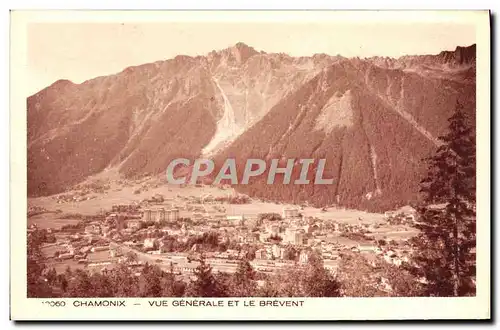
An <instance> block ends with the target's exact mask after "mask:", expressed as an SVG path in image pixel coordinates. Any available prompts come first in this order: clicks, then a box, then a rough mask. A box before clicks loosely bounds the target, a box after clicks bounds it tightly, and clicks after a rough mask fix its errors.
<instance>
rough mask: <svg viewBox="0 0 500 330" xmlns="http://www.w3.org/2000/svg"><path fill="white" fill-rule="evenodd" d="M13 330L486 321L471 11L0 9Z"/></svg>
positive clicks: (486, 56)
mask: <svg viewBox="0 0 500 330" xmlns="http://www.w3.org/2000/svg"><path fill="white" fill-rule="evenodd" d="M10 61H11V85H10V88H11V109H10V113H11V160H10V162H11V196H12V198H11V211H10V212H11V219H10V223H11V233H10V234H11V261H10V265H11V279H10V281H11V318H12V319H14V320H402V319H413V320H416V319H489V318H490V280H491V279H490V221H491V219H490V80H489V79H490V78H489V77H490V13H489V12H488V11H421V12H419V11H248V12H246V11H220V12H218V11H206V12H204V11H50V10H48V11H12V12H11V57H10Z"/></svg>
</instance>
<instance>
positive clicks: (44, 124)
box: [27, 43, 475, 207]
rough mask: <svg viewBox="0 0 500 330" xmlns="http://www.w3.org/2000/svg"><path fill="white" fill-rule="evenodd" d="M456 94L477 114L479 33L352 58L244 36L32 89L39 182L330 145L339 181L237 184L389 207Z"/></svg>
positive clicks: (54, 186) (36, 191)
mask: <svg viewBox="0 0 500 330" xmlns="http://www.w3.org/2000/svg"><path fill="white" fill-rule="evenodd" d="M457 100H458V101H460V102H461V103H463V104H464V105H465V108H466V109H469V110H470V113H471V118H472V122H471V124H473V121H474V116H473V115H474V113H475V45H473V46H470V47H457V49H456V50H455V51H451V52H448V51H443V52H441V53H440V54H438V55H424V56H405V57H402V58H399V59H390V58H380V57H376V58H369V59H346V58H342V57H340V56H335V57H332V56H328V55H324V54H322V55H314V56H312V57H298V58H295V57H290V56H288V55H286V54H267V53H264V52H258V51H256V50H255V49H253V48H252V47H249V46H247V45H245V44H243V43H238V44H236V45H235V46H233V47H230V48H227V49H224V50H221V51H213V52H211V53H209V54H208V55H207V56H198V57H189V56H177V57H175V58H174V59H171V60H167V61H160V62H155V63H151V64H145V65H141V66H138V67H131V68H127V69H125V70H124V71H123V72H121V73H119V74H116V75H111V76H106V77H98V78H95V79H92V80H89V81H86V82H84V83H82V84H73V83H71V82H69V81H58V82H56V83H54V84H53V85H51V86H49V87H47V88H45V89H44V90H42V91H40V92H38V93H37V94H35V95H33V96H31V97H29V98H28V100H27V103H28V193H29V195H32V196H39V195H49V194H54V193H58V192H61V191H63V190H64V189H66V188H68V187H69V186H71V185H74V184H76V183H78V182H80V181H82V180H84V179H85V178H86V177H88V176H89V175H93V174H96V173H99V172H101V171H103V170H104V169H106V168H118V169H119V171H120V172H121V173H122V174H123V175H125V176H128V177H130V176H135V175H140V174H143V173H153V174H160V173H162V172H163V171H164V170H165V169H166V167H167V166H168V164H169V163H170V161H171V160H172V159H175V158H180V157H182V158H188V159H195V158H199V157H210V158H213V159H214V160H216V162H218V163H220V162H223V160H224V159H225V158H227V157H233V158H236V159H237V161H238V162H244V161H246V159H247V158H263V159H270V158H283V159H286V158H316V159H317V158H326V159H327V162H328V167H327V172H328V175H329V176H331V177H333V178H334V184H333V185H329V186H323V187H318V186H316V187H315V186H313V185H303V186H294V185H288V186H287V185H279V184H275V185H273V186H271V187H270V186H267V185H265V184H264V182H261V181H259V180H256V181H254V182H253V183H251V184H249V185H247V186H241V187H237V188H238V189H240V190H242V191H244V192H246V193H249V194H252V195H256V196H260V197H263V198H269V199H277V200H287V201H296V202H297V201H305V200H308V201H310V202H313V203H316V204H318V205H325V204H332V203H337V202H338V203H340V204H344V205H348V206H354V207H358V206H359V205H363V204H366V205H368V206H370V205H375V206H377V207H382V206H385V205H388V207H389V206H392V205H394V204H398V203H406V202H408V201H411V200H412V199H414V198H415V196H416V191H417V190H418V189H417V188H418V187H417V184H418V182H419V180H420V178H421V177H420V175H421V174H422V171H423V170H424V169H425V166H424V165H423V164H422V162H421V159H422V158H424V157H426V156H428V155H429V154H430V153H431V152H433V150H434V149H435V148H436V146H437V145H438V144H439V141H438V140H437V137H438V136H439V135H441V134H442V133H444V131H445V129H446V126H447V118H448V117H449V116H450V115H451V114H452V112H453V110H454V107H455V103H456V101H457ZM263 179H264V178H263ZM367 196H368V197H369V198H368V197H367Z"/></svg>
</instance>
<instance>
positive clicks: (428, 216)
mask: <svg viewBox="0 0 500 330" xmlns="http://www.w3.org/2000/svg"><path fill="white" fill-rule="evenodd" d="M471 126H472V125H470V123H468V121H467V116H466V113H465V112H464V109H463V107H462V106H461V105H460V104H458V103H457V107H456V110H455V113H454V114H453V116H452V117H451V118H450V119H449V132H448V133H447V134H446V135H444V136H442V137H440V140H441V141H442V145H441V146H440V147H439V148H438V149H437V151H436V154H435V155H434V156H432V157H430V158H429V159H428V161H429V170H428V174H427V177H426V178H425V179H424V180H422V183H421V184H422V189H421V191H422V193H423V194H424V196H425V199H424V205H423V206H421V207H420V208H419V216H420V219H419V221H418V224H417V227H418V229H419V230H420V234H419V235H418V236H417V237H416V238H415V239H414V240H413V243H414V247H415V256H414V258H413V265H412V266H410V270H411V271H412V272H413V273H414V274H415V275H418V276H421V277H425V279H426V281H425V283H426V284H425V286H424V287H425V291H424V292H422V294H423V295H426V296H465V295H474V294H475V285H474V284H473V283H474V281H473V279H474V278H475V272H476V269H475V253H473V249H475V246H476V214H475V213H476V212H475V208H476V207H475V205H476V142H475V135H474V132H473V130H472V129H471V128H470V127H471Z"/></svg>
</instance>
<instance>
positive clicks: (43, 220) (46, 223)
mask: <svg viewBox="0 0 500 330" xmlns="http://www.w3.org/2000/svg"><path fill="white" fill-rule="evenodd" d="M60 216H61V214H56V213H43V214H38V215H35V216H32V217H29V218H28V226H30V225H33V224H34V225H36V226H37V227H38V228H41V229H46V228H53V229H59V228H61V227H62V226H64V225H67V224H76V223H77V222H78V221H79V220H78V219H59V217H60Z"/></svg>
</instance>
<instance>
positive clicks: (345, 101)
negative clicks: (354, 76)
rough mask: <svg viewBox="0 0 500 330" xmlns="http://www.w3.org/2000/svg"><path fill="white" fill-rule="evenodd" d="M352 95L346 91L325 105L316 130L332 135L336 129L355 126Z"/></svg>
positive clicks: (336, 94)
mask: <svg viewBox="0 0 500 330" xmlns="http://www.w3.org/2000/svg"><path fill="white" fill-rule="evenodd" d="M351 101H352V93H351V91H350V90H348V91H346V92H345V93H344V95H342V96H340V95H339V93H335V94H334V95H333V96H332V97H331V98H330V99H329V100H328V101H327V102H326V104H325V106H324V107H323V109H321V112H320V114H319V116H318V117H317V118H316V125H315V129H317V130H323V131H324V132H325V133H326V134H330V133H331V132H332V130H333V129H334V128H335V127H341V126H345V127H349V126H352V125H353V109H352V105H351Z"/></svg>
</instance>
